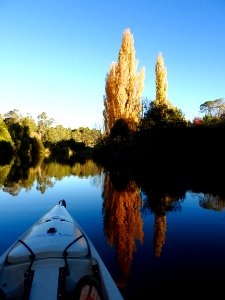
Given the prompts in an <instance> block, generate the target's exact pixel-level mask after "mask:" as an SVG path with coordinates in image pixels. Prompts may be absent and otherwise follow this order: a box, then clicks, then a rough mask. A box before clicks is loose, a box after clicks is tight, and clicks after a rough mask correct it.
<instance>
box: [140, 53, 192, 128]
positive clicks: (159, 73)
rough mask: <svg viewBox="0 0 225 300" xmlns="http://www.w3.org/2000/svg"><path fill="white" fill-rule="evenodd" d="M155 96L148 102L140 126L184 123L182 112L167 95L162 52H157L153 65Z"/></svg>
mask: <svg viewBox="0 0 225 300" xmlns="http://www.w3.org/2000/svg"><path fill="white" fill-rule="evenodd" d="M155 84H156V98H155V100H153V101H151V102H150V104H149V109H148V110H147V111H146V112H145V115H144V118H142V122H141V127H142V128H145V129H147V128H151V127H152V126H155V125H156V126H161V125H163V126H168V125H169V124H170V125H171V124H182V125H185V124H186V120H185V118H184V115H183V112H182V111H181V110H180V109H179V108H177V107H175V106H173V105H172V104H171V103H170V101H169V100H168V97H167V91H168V81H167V69H166V67H165V66H164V59H163V56H162V53H161V52H159V54H158V57H157V61H156V65H155Z"/></svg>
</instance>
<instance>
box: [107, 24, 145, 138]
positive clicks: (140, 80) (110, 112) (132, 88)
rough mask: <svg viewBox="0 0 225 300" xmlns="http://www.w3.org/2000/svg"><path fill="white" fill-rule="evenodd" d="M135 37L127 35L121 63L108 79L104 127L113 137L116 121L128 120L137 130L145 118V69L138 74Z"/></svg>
mask: <svg viewBox="0 0 225 300" xmlns="http://www.w3.org/2000/svg"><path fill="white" fill-rule="evenodd" d="M137 66H138V65H137V62H136V59H135V49H134V40H133V35H132V34H131V32H130V29H126V30H125V31H124V33H123V39H122V45H121V48H120V51H119V55H118V62H113V63H112V64H111V66H110V70H109V73H108V74H107V76H106V84H105V92H106V94H105V96H104V107H105V108H104V111H103V116H104V127H105V132H106V133H109V132H110V130H111V128H112V127H113V125H114V124H115V122H116V120H118V119H124V120H125V121H126V122H127V124H128V126H129V127H130V128H131V129H134V128H135V127H136V125H137V123H138V122H139V120H140V116H141V111H142V107H141V94H142V91H143V89H144V77H145V71H144V68H142V69H141V71H140V72H139V73H136V71H137Z"/></svg>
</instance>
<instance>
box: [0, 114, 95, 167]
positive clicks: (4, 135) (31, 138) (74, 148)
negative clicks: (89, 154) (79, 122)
mask: <svg viewBox="0 0 225 300" xmlns="http://www.w3.org/2000/svg"><path fill="white" fill-rule="evenodd" d="M37 120H38V121H37V122H35V120H34V119H33V118H32V117H31V116H30V115H29V114H28V115H27V116H26V117H24V116H22V115H21V114H20V112H19V111H18V110H16V109H14V110H12V111H9V112H7V113H5V114H4V115H0V162H1V163H4V162H6V163H7V162H8V161H9V160H11V159H12V156H14V155H15V156H19V157H21V158H23V159H26V160H27V161H29V162H31V161H33V160H36V159H38V158H39V157H42V156H52V157H62V156H63V157H66V158H69V157H71V156H74V155H76V156H77V155H78V154H79V153H80V152H82V151H83V152H84V151H87V149H91V148H92V147H94V145H95V144H96V142H97V140H98V139H99V138H100V136H101V131H100V130H97V129H89V128H88V127H80V128H78V129H70V128H65V127H63V126H62V125H56V126H53V124H54V122H55V121H54V119H52V118H48V116H47V115H46V113H45V112H42V113H41V114H40V115H38V117H37Z"/></svg>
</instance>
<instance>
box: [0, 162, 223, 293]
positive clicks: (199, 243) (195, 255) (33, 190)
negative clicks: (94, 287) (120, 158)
mask: <svg viewBox="0 0 225 300" xmlns="http://www.w3.org/2000/svg"><path fill="white" fill-rule="evenodd" d="M118 176H119V175H118ZM115 179H116V175H115V174H114V178H111V176H110V174H109V173H108V172H105V171H104V169H103V168H101V167H98V166H97V165H95V164H94V163H93V161H91V160H89V161H86V163H84V164H80V163H75V164H74V165H72V166H68V165H60V164H57V163H51V164H42V165H39V166H37V167H35V168H31V169H27V170H26V171H24V172H22V171H21V170H18V169H17V170H13V167H12V166H5V167H0V186H1V190H0V207H1V209H0V253H2V252H3V251H4V250H6V249H7V247H8V246H9V245H10V244H11V243H12V242H14V240H16V239H18V237H19V236H20V235H21V234H22V233H23V232H24V231H25V230H27V229H28V228H29V227H30V226H31V225H32V224H33V223H34V222H35V221H36V220H37V219H39V218H40V217H41V216H42V215H43V214H45V213H46V212H47V211H48V210H49V209H50V208H52V206H53V205H55V204H56V203H57V202H58V201H59V200H61V199H65V200H66V202H67V208H68V211H69V212H70V213H71V215H72V217H74V218H75V219H76V220H77V221H78V223H80V225H81V226H82V227H83V229H84V230H85V231H86V233H87V234H88V236H89V237H90V239H91V240H92V242H93V244H94V245H95V247H96V249H97V250H98V252H99V254H100V256H101V257H102V259H103V261H104V262H105V264H106V266H107V268H108V270H109V271H110V273H111V275H112V277H113V279H114V280H115V282H116V283H117V285H118V287H119V288H120V290H121V292H122V294H123V296H124V298H125V299H141V298H142V296H143V295H144V294H145V293H147V294H149V292H154V291H156V292H157V293H159V292H160V291H166V292H167V293H168V292H169V291H172V290H173V294H174V295H175V294H176V292H177V293H178V290H180V288H182V289H186V288H187V287H188V289H195V288H205V287H209V286H210V287H211V288H213V289H217V290H218V289H220V287H222V286H223V284H224V272H225V211H224V208H225V201H224V200H223V199H221V198H220V197H219V196H215V195H214V196H212V195H208V194H206V195H205V194H203V193H192V192H191V191H186V192H185V194H184V195H183V196H182V197H181V198H179V197H177V196H176V197H171V196H165V195H164V196H163V197H162V198H161V199H159V200H160V201H158V202H157V203H155V202H154V201H153V200H154V199H153V200H152V202H151V193H150V194H148V193H147V192H146V191H144V190H143V189H142V188H141V187H140V183H139V185H137V183H136V182H135V181H134V180H132V179H130V180H126V184H125V185H124V184H123V185H118V182H117V185H116V186H115V182H116V180H115ZM118 186H119V188H118ZM149 298H150V297H149ZM142 299H144V296H143V298H142ZM145 299H146V298H145Z"/></svg>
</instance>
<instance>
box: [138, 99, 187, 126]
mask: <svg viewBox="0 0 225 300" xmlns="http://www.w3.org/2000/svg"><path fill="white" fill-rule="evenodd" d="M169 125H175V126H176V125H178V126H180V125H186V120H185V118H184V115H183V113H182V111H181V110H180V109H178V108H177V107H173V106H171V105H170V106H168V104H167V103H165V102H163V103H159V102H156V101H152V102H151V103H150V106H149V110H148V111H147V113H146V114H145V116H144V118H143V120H142V121H141V125H140V128H142V129H148V128H151V127H153V126H169Z"/></svg>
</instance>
